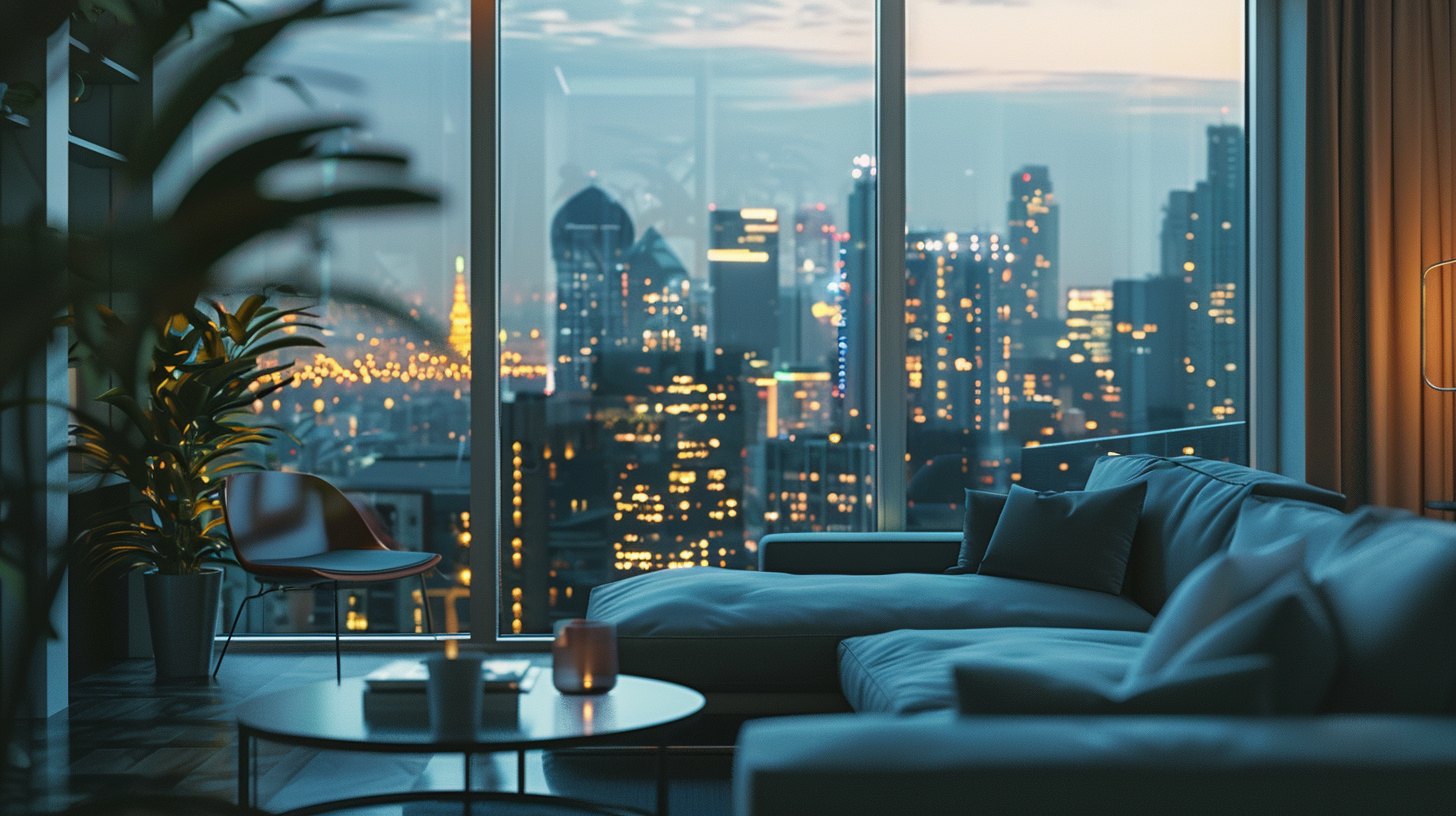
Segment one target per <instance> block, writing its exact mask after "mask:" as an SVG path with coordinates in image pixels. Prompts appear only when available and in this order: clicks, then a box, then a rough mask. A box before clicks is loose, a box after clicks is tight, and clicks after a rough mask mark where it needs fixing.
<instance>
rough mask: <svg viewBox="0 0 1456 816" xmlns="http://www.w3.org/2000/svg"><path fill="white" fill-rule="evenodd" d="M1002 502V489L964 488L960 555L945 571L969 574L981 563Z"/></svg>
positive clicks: (1004, 497)
mask: <svg viewBox="0 0 1456 816" xmlns="http://www.w3.org/2000/svg"><path fill="white" fill-rule="evenodd" d="M1005 506H1006V494H1005V493H987V492H986V491H984V490H967V491H966V521H965V528H964V532H963V536H962V538H961V555H960V558H959V559H958V560H957V561H956V565H955V566H954V567H949V568H947V569H946V573H947V574H949V575H969V574H971V573H974V572H975V571H976V569H977V568H978V567H980V566H981V559H982V558H984V557H985V555H986V547H987V546H988V545H989V544H990V543H991V534H992V533H994V532H995V531H996V522H997V521H998V520H1000V518H1001V508H1003V507H1005Z"/></svg>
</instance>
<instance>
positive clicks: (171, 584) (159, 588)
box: [142, 569, 222, 680]
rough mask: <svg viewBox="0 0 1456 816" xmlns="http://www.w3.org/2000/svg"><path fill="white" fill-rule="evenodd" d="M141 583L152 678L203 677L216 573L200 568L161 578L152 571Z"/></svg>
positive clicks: (217, 590) (218, 582) (207, 669)
mask: <svg viewBox="0 0 1456 816" xmlns="http://www.w3.org/2000/svg"><path fill="white" fill-rule="evenodd" d="M142 579H143V582H144V583H145V585H146V588H147V590H146V592H147V618H148V619H149V622H150V623H151V627H152V653H153V654H154V655H156V658H157V679H158V680H193V679H196V678H200V677H207V675H208V674H209V673H211V671H212V643H213V637H214V636H215V635H216V634H217V604H218V598H219V597H220V594H221V592H222V570H220V569H205V570H203V571H202V572H199V573H196V574H194V575H163V574H162V573H160V572H157V571H156V570H152V571H150V572H148V573H146V574H145V575H143V576H142Z"/></svg>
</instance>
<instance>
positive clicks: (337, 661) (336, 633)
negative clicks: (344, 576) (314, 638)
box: [334, 581, 344, 686]
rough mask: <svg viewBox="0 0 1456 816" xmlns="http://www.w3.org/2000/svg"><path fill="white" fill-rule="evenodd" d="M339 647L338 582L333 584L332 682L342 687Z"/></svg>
mask: <svg viewBox="0 0 1456 816" xmlns="http://www.w3.org/2000/svg"><path fill="white" fill-rule="evenodd" d="M340 649H341V647H340V645H339V582H338V581H335V582H334V681H335V682H337V683H338V684H339V685H341V686H342V685H344V658H343V655H342V652H341V650H340Z"/></svg>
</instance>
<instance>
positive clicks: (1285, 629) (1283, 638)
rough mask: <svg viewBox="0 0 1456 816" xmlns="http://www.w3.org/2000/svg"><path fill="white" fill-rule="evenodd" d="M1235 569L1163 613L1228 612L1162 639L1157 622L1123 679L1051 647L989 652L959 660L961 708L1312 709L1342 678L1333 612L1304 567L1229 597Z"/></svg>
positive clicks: (1212, 576)
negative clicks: (1011, 654)
mask: <svg viewBox="0 0 1456 816" xmlns="http://www.w3.org/2000/svg"><path fill="white" fill-rule="evenodd" d="M1296 549H1297V548H1296ZM1223 558H1225V556H1219V559H1220V560H1221V559H1223ZM1230 572H1236V570H1227V569H1225V570H1219V569H1213V570H1204V571H1201V572H1200V573H1197V574H1195V575H1194V576H1193V577H1191V578H1190V579H1189V581H1188V582H1187V583H1185V584H1184V586H1183V587H1180V588H1179V593H1178V594H1175V596H1174V599H1173V600H1172V601H1170V603H1169V609H1168V610H1165V613H1164V614H1167V613H1168V612H1170V611H1174V610H1173V607H1175V606H1176V607H1177V609H1178V610H1179V611H1183V612H1187V611H1189V610H1193V611H1195V612H1198V613H1202V612H1203V611H1204V610H1203V608H1204V607H1208V608H1213V609H1216V608H1218V607H1221V606H1226V607H1227V608H1228V611H1226V612H1225V613H1223V614H1221V615H1219V616H1217V617H1216V619H1214V620H1212V621H1211V622H1209V623H1208V624H1207V625H1206V626H1202V627H1201V628H1199V630H1198V631H1197V632H1196V633H1192V634H1191V635H1190V636H1187V637H1186V638H1185V637H1184V634H1185V633H1184V631H1182V630H1183V629H1184V627H1178V626H1175V627H1171V628H1165V629H1164V631H1172V632H1174V635H1173V636H1171V637H1163V638H1160V635H1159V633H1158V632H1157V631H1156V629H1157V627H1158V624H1157V623H1155V624H1154V631H1153V632H1150V633H1149V634H1148V636H1147V638H1146V640H1145V641H1144V643H1143V646H1142V649H1141V651H1140V653H1138V654H1135V655H1133V656H1131V657H1130V658H1129V665H1128V666H1127V667H1126V674H1125V676H1124V677H1122V678H1121V682H1115V681H1112V680H1111V679H1110V678H1109V677H1107V676H1105V675H1102V676H1099V675H1097V674H1094V673H1091V672H1088V671H1086V670H1085V669H1084V667H1082V666H1079V665H1077V664H1075V663H1074V662H1072V661H1068V660H1066V659H1065V658H1063V657H1062V656H1061V655H1060V654H1059V653H1058V652H1057V651H1056V650H1053V649H1046V650H1044V654H1043V655H1042V656H1041V658H1040V659H1037V658H1036V655H1031V656H1029V657H1030V659H1023V660H1009V659H1007V658H1006V657H1005V656H1003V655H989V656H986V657H983V658H980V659H977V660H974V661H963V662H960V663H958V664H957V665H956V667H955V679H956V686H957V694H958V698H959V704H960V705H959V708H960V711H961V713H963V714H1110V713H1129V714H1225V715H1230V714H1232V715H1263V714H1308V713H1312V712H1313V711H1315V709H1316V708H1317V707H1318V706H1319V704H1320V702H1321V700H1322V699H1323V698H1324V694H1325V691H1326V689H1328V688H1329V684H1330V680H1331V678H1332V677H1333V676H1334V671H1335V661H1336V654H1335V646H1334V632H1333V630H1332V627H1331V625H1330V622H1329V618H1328V616H1327V615H1326V614H1325V611H1324V607H1323V604H1322V603H1321V602H1320V600H1319V598H1318V597H1316V596H1315V593H1314V589H1313V587H1312V586H1311V585H1310V583H1309V580H1308V578H1307V577H1306V576H1305V574H1304V571H1303V570H1302V569H1300V568H1296V569H1295V570H1294V571H1293V572H1290V573H1287V574H1285V575H1283V576H1282V577H1279V578H1277V579H1276V580H1274V581H1273V583H1272V584H1270V585H1269V586H1267V587H1265V588H1263V589H1262V591H1258V592H1257V594H1255V595H1254V597H1252V598H1249V599H1247V600H1241V601H1231V602H1230V601H1228V599H1227V598H1226V596H1227V594H1228V593H1227V590H1229V588H1230V587H1231V586H1232V585H1234V584H1235V583H1236V582H1231V581H1229V580H1227V576H1228V574H1229V573H1230ZM1185 589H1186V590H1187V591H1185ZM1180 596H1181V597H1180ZM1195 617H1198V616H1195ZM1162 620H1163V618H1162V616H1160V617H1159V622H1161V621H1162ZM1195 623H1197V621H1195ZM1169 647H1171V651H1169ZM1150 655H1151V658H1150V657H1149V656H1150ZM1163 655H1166V657H1165V658H1164V657H1162V656H1163Z"/></svg>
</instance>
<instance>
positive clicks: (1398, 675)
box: [588, 455, 1456, 816]
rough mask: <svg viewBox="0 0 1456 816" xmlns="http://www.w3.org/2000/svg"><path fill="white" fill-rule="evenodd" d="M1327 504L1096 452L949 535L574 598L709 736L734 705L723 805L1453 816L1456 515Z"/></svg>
mask: <svg viewBox="0 0 1456 816" xmlns="http://www.w3.org/2000/svg"><path fill="white" fill-rule="evenodd" d="M1108 497H1110V498H1108ZM988 501H989V502H990V504H987V502H988ZM998 502H1002V503H1004V504H998ZM1068 502H1071V504H1068ZM1096 502H1102V503H1103V506H1102V509H1100V510H1099V509H1097V507H1093V509H1092V511H1090V512H1091V513H1092V514H1091V515H1088V512H1089V511H1087V509H1086V508H1087V507H1092V506H1093V505H1094V504H1095V503H1096ZM1342 504H1343V497H1341V496H1339V495H1338V494H1333V493H1329V492H1328V491H1323V490H1320V489H1318V488H1314V487H1311V486H1309V485H1305V484H1301V483H1299V482H1295V481H1292V480H1289V479H1286V478H1284V477H1280V476H1277V475H1274V474H1269V473H1263V472H1260V471H1256V470H1251V469H1249V468H1244V467H1241V466H1238V465H1232V464H1229V463H1224V462H1212V461H1207V460H1201V459H1196V458H1194V457H1176V458H1168V457H1156V456H1147V455H1136V456H1109V457H1106V458H1104V459H1102V460H1099V461H1098V462H1097V464H1096V466H1095V467H1094V468H1093V471H1092V475H1091V477H1090V478H1089V480H1088V483H1087V486H1086V491H1085V492H1083V493H1080V494H1063V495H1060V496H1048V495H1043V496H1037V495H1033V494H1030V492H1029V491H1025V492H1021V491H1017V492H1013V495H1012V496H1011V497H1010V498H1000V499H998V498H996V497H988V496H985V495H980V496H968V506H969V507H970V508H971V511H970V512H969V513H968V514H967V520H966V529H965V530H963V531H962V532H961V533H948V534H859V535H851V534H817V535H809V534H806V535H784V536H768V537H766V538H765V539H764V540H763V541H762V542H761V549H760V566H761V570H760V571H758V572H733V571H727V570H716V569H692V570H673V571H665V572H658V573H650V574H647V575H643V576H640V577H636V578H632V579H628V580H625V581H620V582H617V583H614V584H609V585H605V586H602V587H598V588H597V589H595V590H594V591H593V593H592V596H591V601H590V606H589V610H588V616H589V617H592V618H598V619H603V620H610V621H613V622H614V623H616V625H617V627H618V632H619V638H620V647H621V665H622V669H623V671H626V672H631V673H635V674H644V675H648V676H654V677H661V678H664V679H669V680H674V681H677V682H682V683H685V684H687V685H691V686H694V687H695V688H698V689H700V690H701V691H703V692H704V693H705V694H706V695H707V696H708V698H709V708H708V712H709V717H708V718H707V720H708V722H710V723H716V724H718V725H720V726H721V728H722V730H721V731H720V732H719V738H722V735H724V734H728V735H731V734H732V733H733V731H734V729H735V727H736V726H737V725H738V724H739V723H741V722H743V721H750V720H751V721H750V722H747V725H745V726H744V727H743V728H742V729H741V732H738V733H737V752H736V760H735V762H736V767H735V771H734V784H735V803H736V804H735V806H736V807H737V808H738V810H739V812H740V813H741V814H756V815H757V816H769V815H770V814H798V815H799V816H806V815H807V814H817V813H824V814H831V813H832V814H858V813H864V814H885V813H907V814H911V813H914V814H937V813H967V812H971V811H975V812H977V813H1067V812H1101V811H1104V810H1113V809H1116V810H1117V811H1118V812H1180V813H1190V812H1203V813H1226V812H1240V813H1290V812H1314V811H1325V812H1452V811H1456V718H1453V717H1452V716H1451V713H1452V712H1453V711H1456V700H1453V691H1456V525H1452V524H1449V523H1445V522H1440V521H1433V520H1429V519H1423V518H1420V517H1417V516H1414V515H1411V514H1409V513H1403V512H1400V511H1392V510H1384V509H1379V508H1364V509H1362V510H1360V511H1357V512H1355V513H1353V514H1346V513H1343V512H1341V510H1340V509H1339V508H1340V507H1341V505H1342ZM1114 505H1116V506H1114ZM987 508H990V509H987ZM1108 508H1111V510H1109V509H1108ZM1129 508H1131V510H1129ZM1129 512H1130V513H1131V515H1129ZM998 513H999V516H998V515H997V514H998ZM1048 524H1050V525H1051V526H1050V527H1048V526H1046V525H1048ZM1057 524H1061V525H1063V526H1062V527H1060V528H1058V527H1057V526H1056V525H1057ZM1059 547H1061V548H1062V549H1058V548H1059ZM1089 553H1090V554H1091V555H1088V554H1089ZM1068 565H1072V566H1071V567H1070V568H1069V567H1068ZM947 570H949V571H950V572H951V573H960V574H947ZM777 715H793V716H777ZM765 718H771V719H765ZM708 738H709V739H711V738H712V735H711V734H709V736H708ZM729 738H731V736H730V737H729Z"/></svg>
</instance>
